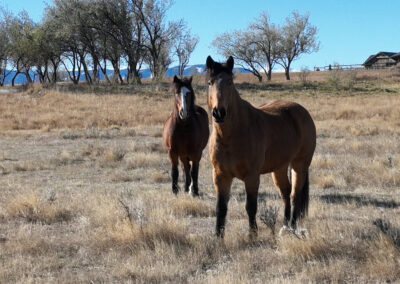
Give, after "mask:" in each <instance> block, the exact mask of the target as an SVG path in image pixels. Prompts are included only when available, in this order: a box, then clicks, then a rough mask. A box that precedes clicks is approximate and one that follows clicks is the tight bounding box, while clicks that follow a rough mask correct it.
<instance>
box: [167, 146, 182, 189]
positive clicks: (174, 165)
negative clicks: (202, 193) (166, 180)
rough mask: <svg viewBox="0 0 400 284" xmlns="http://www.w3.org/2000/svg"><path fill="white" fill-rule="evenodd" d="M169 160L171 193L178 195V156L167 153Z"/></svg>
mask: <svg viewBox="0 0 400 284" xmlns="http://www.w3.org/2000/svg"><path fill="white" fill-rule="evenodd" d="M168 156H169V159H170V160H171V178H172V192H173V193H174V194H178V191H179V187H178V177H179V170H178V163H179V162H178V156H177V155H175V154H173V153H171V152H169V153H168Z"/></svg>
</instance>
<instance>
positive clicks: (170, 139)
mask: <svg viewBox="0 0 400 284" xmlns="http://www.w3.org/2000/svg"><path fill="white" fill-rule="evenodd" d="M172 86H173V92H174V109H173V111H172V113H171V114H170V116H169V117H168V119H167V120H166V122H165V124H164V130H163V140H164V144H165V146H166V147H167V149H168V157H169V159H170V161H171V165H172V169H171V177H172V192H173V193H174V194H178V191H179V187H178V176H179V171H178V163H179V162H178V160H180V161H181V163H182V168H183V171H184V173H185V192H187V193H188V192H189V189H190V190H191V192H192V195H193V196H198V195H199V187H198V175H199V164H200V159H201V155H202V152H203V149H204V148H205V147H206V145H207V142H208V137H209V135H210V132H209V129H208V114H207V112H206V111H205V110H204V109H203V108H202V107H200V106H198V105H196V104H195V94H194V91H193V88H192V77H190V78H189V79H186V78H185V79H182V80H180V79H179V78H178V77H176V76H174V79H173V83H172Z"/></svg>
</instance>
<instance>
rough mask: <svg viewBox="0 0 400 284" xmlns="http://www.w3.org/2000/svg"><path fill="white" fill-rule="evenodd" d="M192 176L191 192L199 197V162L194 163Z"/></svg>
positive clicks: (191, 171)
mask: <svg viewBox="0 0 400 284" xmlns="http://www.w3.org/2000/svg"><path fill="white" fill-rule="evenodd" d="M190 175H191V176H192V184H191V186H190V187H191V191H192V195H193V196H199V184H198V179H199V162H198V161H197V162H194V161H193V162H192V168H191V170H190Z"/></svg>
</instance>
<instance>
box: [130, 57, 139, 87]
mask: <svg viewBox="0 0 400 284" xmlns="http://www.w3.org/2000/svg"><path fill="white" fill-rule="evenodd" d="M128 78H129V80H128V83H131V82H132V83H133V84H141V83H142V82H141V80H140V74H139V72H138V70H136V62H132V61H131V62H129V72H128Z"/></svg>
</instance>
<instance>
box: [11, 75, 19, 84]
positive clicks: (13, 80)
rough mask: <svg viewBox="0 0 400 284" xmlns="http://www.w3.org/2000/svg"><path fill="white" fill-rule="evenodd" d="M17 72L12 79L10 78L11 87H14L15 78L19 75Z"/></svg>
mask: <svg viewBox="0 0 400 284" xmlns="http://www.w3.org/2000/svg"><path fill="white" fill-rule="evenodd" d="M19 73H20V72H19V71H17V72H15V75H14V77H13V78H12V80H11V86H13V87H14V86H15V78H17V76H18V75H19Z"/></svg>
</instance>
